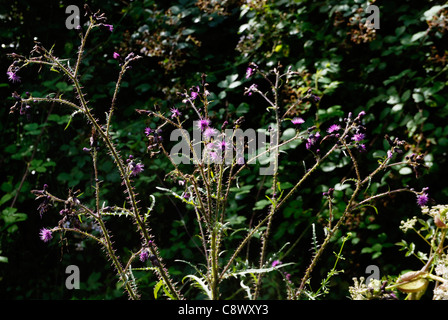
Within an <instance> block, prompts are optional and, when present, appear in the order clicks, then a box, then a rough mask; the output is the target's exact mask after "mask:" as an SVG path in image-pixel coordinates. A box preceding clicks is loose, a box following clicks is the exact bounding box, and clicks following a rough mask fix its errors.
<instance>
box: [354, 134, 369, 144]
mask: <svg viewBox="0 0 448 320" xmlns="http://www.w3.org/2000/svg"><path fill="white" fill-rule="evenodd" d="M365 137H366V135H365V134H364V133H357V134H355V135H353V137H352V140H353V141H356V142H360V141H362V140H364V139H365Z"/></svg>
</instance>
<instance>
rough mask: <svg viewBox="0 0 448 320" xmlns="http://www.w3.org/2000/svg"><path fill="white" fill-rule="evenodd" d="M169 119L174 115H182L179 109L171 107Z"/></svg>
mask: <svg viewBox="0 0 448 320" xmlns="http://www.w3.org/2000/svg"><path fill="white" fill-rule="evenodd" d="M170 111H171V119H173V118H174V117H176V118H177V117H180V116H181V115H182V113H180V111H179V109H177V108H171V109H170Z"/></svg>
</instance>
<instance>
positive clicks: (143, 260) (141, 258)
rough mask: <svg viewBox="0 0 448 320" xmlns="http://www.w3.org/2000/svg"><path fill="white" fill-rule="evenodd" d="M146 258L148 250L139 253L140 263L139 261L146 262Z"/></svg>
mask: <svg viewBox="0 0 448 320" xmlns="http://www.w3.org/2000/svg"><path fill="white" fill-rule="evenodd" d="M148 258H149V253H148V250H143V251H142V252H141V253H140V261H141V262H145V261H146V260H148Z"/></svg>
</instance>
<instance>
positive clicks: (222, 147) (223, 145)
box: [217, 140, 230, 151]
mask: <svg viewBox="0 0 448 320" xmlns="http://www.w3.org/2000/svg"><path fill="white" fill-rule="evenodd" d="M229 147H230V146H229V144H228V143H227V142H226V140H222V141H218V142H217V148H219V149H220V150H221V151H226V150H227V149H229Z"/></svg>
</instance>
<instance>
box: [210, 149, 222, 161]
mask: <svg viewBox="0 0 448 320" xmlns="http://www.w3.org/2000/svg"><path fill="white" fill-rule="evenodd" d="M209 156H210V160H211V162H212V163H217V162H218V161H219V160H220V157H219V154H218V152H216V151H210V153H209Z"/></svg>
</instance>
